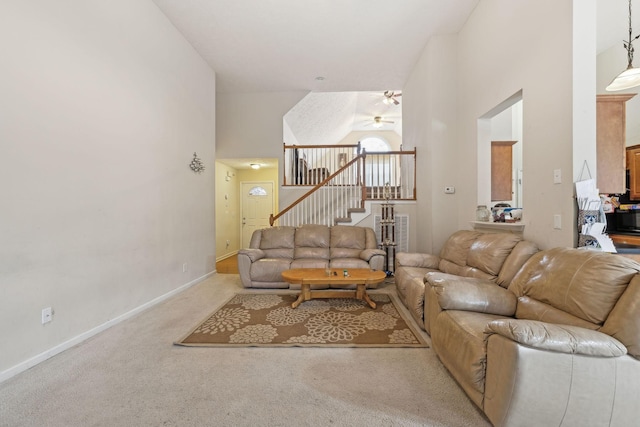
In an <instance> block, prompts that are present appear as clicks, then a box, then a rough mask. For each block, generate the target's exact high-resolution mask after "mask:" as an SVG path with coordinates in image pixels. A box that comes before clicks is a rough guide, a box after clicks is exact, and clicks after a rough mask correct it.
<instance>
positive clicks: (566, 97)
mask: <svg viewBox="0 0 640 427" xmlns="http://www.w3.org/2000/svg"><path fill="white" fill-rule="evenodd" d="M574 7H575V10H574ZM591 7H594V0H587V1H569V0H564V1H560V2H558V1H557V0H535V1H534V0H526V1H524V0H523V1H517V2H514V1H512V0H482V1H481V2H480V3H479V4H478V6H477V7H476V9H475V10H474V12H473V14H472V15H471V17H470V18H469V19H468V21H467V23H466V24H465V26H464V28H463V29H462V31H461V32H460V33H459V34H458V36H457V38H456V40H455V41H453V40H447V38H436V39H433V40H431V42H430V43H429V45H428V46H427V48H426V49H425V51H424V53H423V55H422V56H421V58H420V59H419V61H418V63H417V64H416V67H415V68H414V71H413V73H412V75H411V77H410V79H409V81H408V82H407V85H406V86H405V88H404V90H403V99H404V106H403V116H404V117H403V121H404V132H403V133H404V143H405V145H406V146H411V145H415V146H416V147H421V146H424V147H425V148H426V150H422V151H418V153H419V154H418V158H419V159H420V164H421V165H423V166H424V167H422V168H419V169H418V171H419V175H418V191H419V195H418V199H419V204H420V206H419V211H420V212H421V215H422V213H423V212H424V213H425V214H426V213H427V212H430V213H431V215H430V216H431V218H429V215H425V219H424V223H423V225H420V224H419V226H418V227H419V229H418V233H419V238H422V239H423V240H424V242H425V245H424V246H425V249H429V242H430V241H432V242H433V246H434V249H437V250H439V248H440V246H441V242H442V241H443V240H442V239H443V238H442V235H443V233H449V234H450V232H451V231H452V228H453V229H464V228H469V227H470V225H469V222H470V221H472V220H473V219H474V216H475V208H476V205H478V204H487V205H488V204H489V200H484V199H483V198H482V197H480V198H479V197H478V194H479V193H478V184H477V181H478V166H477V164H478V160H477V156H478V149H477V141H478V132H479V128H478V119H479V118H480V117H482V116H483V115H485V114H486V113H487V112H489V111H491V110H492V109H493V108H494V107H496V106H497V105H498V104H500V103H501V102H503V101H505V100H506V99H508V98H509V97H511V96H512V95H514V94H516V93H518V91H520V90H522V95H523V115H524V118H523V120H524V123H523V140H524V141H526V144H525V145H524V153H523V157H524V159H523V161H524V164H523V168H524V184H523V193H524V200H523V205H524V206H523V207H524V222H525V225H526V227H525V231H524V236H525V238H527V239H530V240H533V241H535V242H536V243H538V245H539V246H540V247H542V248H548V247H554V246H572V245H573V244H574V235H575V228H576V227H575V225H574V223H575V210H574V209H575V202H574V200H573V179H574V175H575V171H574V160H576V159H575V158H574V126H578V125H579V124H580V122H582V123H584V126H583V128H584V131H583V132H582V133H581V135H580V138H581V141H583V142H584V145H583V147H584V152H583V153H575V156H576V157H577V158H579V159H581V156H584V155H586V154H589V153H591V152H592V151H593V152H595V126H594V125H593V124H594V122H595V91H594V86H595V80H594V78H593V79H592V76H591V72H590V71H587V72H586V76H583V77H582V78H580V79H577V81H576V79H574V72H573V70H574V61H576V58H574V55H576V56H578V58H577V59H578V60H579V59H584V58H585V56H586V55H589V54H590V55H591V56H592V57H595V45H594V46H589V45H588V46H587V47H585V48H584V49H583V51H581V52H575V51H574V47H573V40H574V37H576V38H577V39H580V37H582V36H584V35H585V34H584V33H585V32H586V31H588V29H589V28H591V29H592V30H593V27H594V26H595V19H593V21H592V24H593V25H588V23H587V24H585V25H583V26H574V25H573V17H574V13H583V12H584V9H587V10H586V12H584V14H585V15H586V16H587V18H586V19H591V18H590V17H589V10H590V8H591ZM541 22H544V26H543V27H541V26H540V23H541ZM451 37H454V36H451ZM586 40H587V43H589V37H586ZM451 52H454V54H455V53H456V52H457V59H456V60H455V62H454V61H452V60H451V54H452V53H451ZM589 52H590V53H589ZM578 62H579V61H578ZM594 68H595V67H594ZM449 76H452V77H449ZM593 76H595V70H594V72H593ZM448 77H449V78H448ZM456 78H457V81H456V80H455V79H456ZM451 79H454V81H451ZM443 92H444V93H443ZM577 93H579V94H580V95H581V96H582V97H586V98H589V96H590V97H591V99H593V100H594V102H593V103H592V104H593V105H592V106H587V107H585V108H584V111H582V112H581V113H580V116H579V119H574V111H573V108H574V94H577ZM577 120H579V121H577ZM574 121H575V123H574ZM437 130H440V131H441V132H439V133H436V131H437ZM436 150H437V151H436ZM423 156H425V157H423ZM432 159H433V160H432ZM577 163H581V162H580V161H579V160H578V161H577ZM554 169H561V170H562V173H563V181H562V183H561V184H554V183H553V171H554ZM593 169H594V168H593V167H592V171H593ZM425 184H426V185H425ZM444 185H455V186H456V194H455V195H451V196H443V195H442V194H441V193H442V191H441V190H442V187H443V186H444ZM485 193H486V194H489V192H485ZM436 209H437V210H436ZM440 212H447V214H446V215H441V214H440ZM554 214H559V215H561V217H562V223H563V226H562V229H561V230H555V229H554V228H553V215H554Z"/></svg>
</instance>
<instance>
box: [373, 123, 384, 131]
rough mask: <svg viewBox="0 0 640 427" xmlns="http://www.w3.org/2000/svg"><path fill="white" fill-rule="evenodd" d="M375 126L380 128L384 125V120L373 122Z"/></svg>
mask: <svg viewBox="0 0 640 427" xmlns="http://www.w3.org/2000/svg"><path fill="white" fill-rule="evenodd" d="M373 127H374V128H378V129H379V128H381V127H382V122H379V121H376V122H373Z"/></svg>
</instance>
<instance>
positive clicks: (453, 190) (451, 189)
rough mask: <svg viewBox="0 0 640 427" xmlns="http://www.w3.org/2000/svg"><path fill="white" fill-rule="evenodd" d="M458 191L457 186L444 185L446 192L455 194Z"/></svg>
mask: <svg viewBox="0 0 640 427" xmlns="http://www.w3.org/2000/svg"><path fill="white" fill-rule="evenodd" d="M455 192H456V187H444V193H445V194H453V193H455Z"/></svg>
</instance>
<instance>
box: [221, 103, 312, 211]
mask: <svg viewBox="0 0 640 427" xmlns="http://www.w3.org/2000/svg"><path fill="white" fill-rule="evenodd" d="M307 93H308V92H304V91H299V92H260V93H218V94H217V97H216V105H217V107H216V123H218V126H217V128H216V157H218V158H219V159H239V158H256V157H277V158H278V159H279V162H278V176H279V177H282V176H283V173H284V159H283V151H284V149H283V120H282V118H283V117H284V115H285V114H286V113H287V112H288V111H289V110H290V109H291V108H293V106H294V105H296V104H297V103H298V102H300V100H301V99H302V98H304V97H305V96H306V95H307ZM280 182H282V179H280ZM299 196H300V194H297V193H296V192H295V191H290V189H288V188H286V187H282V186H280V189H279V196H278V197H279V199H278V201H279V206H280V208H282V207H284V206H287V205H288V204H290V203H291V202H293V201H294V200H296V199H297V198H298V197H299Z"/></svg>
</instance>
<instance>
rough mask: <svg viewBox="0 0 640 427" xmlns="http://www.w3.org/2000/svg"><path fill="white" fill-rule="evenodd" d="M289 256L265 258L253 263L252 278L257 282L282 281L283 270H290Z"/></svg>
mask: <svg viewBox="0 0 640 427" xmlns="http://www.w3.org/2000/svg"><path fill="white" fill-rule="evenodd" d="M290 265H291V260H290V259H287V258H264V259H261V260H259V261H256V262H254V263H253V264H251V280H253V281H256V282H282V272H283V271H285V270H288V269H289V267H290Z"/></svg>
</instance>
